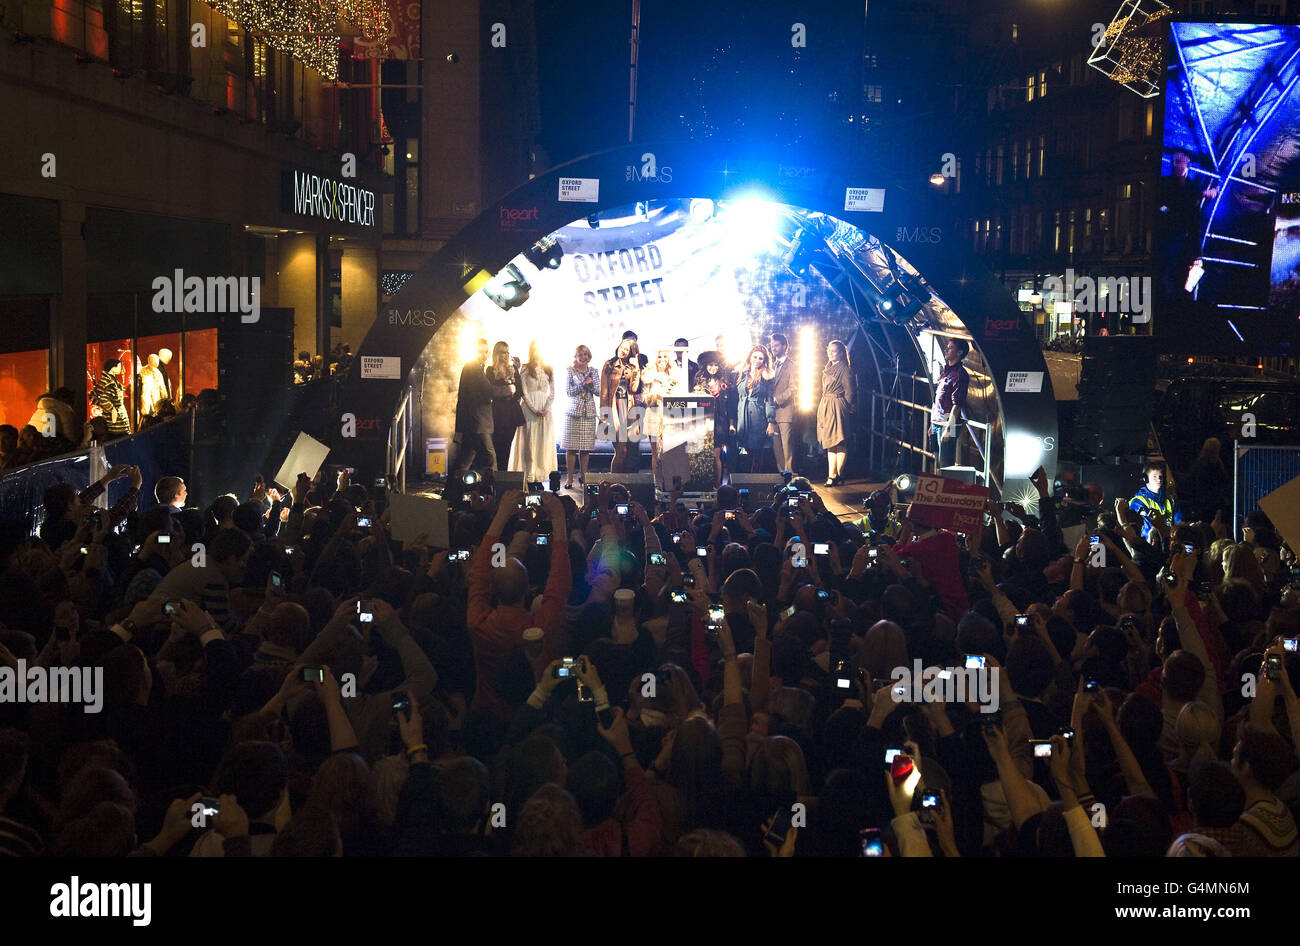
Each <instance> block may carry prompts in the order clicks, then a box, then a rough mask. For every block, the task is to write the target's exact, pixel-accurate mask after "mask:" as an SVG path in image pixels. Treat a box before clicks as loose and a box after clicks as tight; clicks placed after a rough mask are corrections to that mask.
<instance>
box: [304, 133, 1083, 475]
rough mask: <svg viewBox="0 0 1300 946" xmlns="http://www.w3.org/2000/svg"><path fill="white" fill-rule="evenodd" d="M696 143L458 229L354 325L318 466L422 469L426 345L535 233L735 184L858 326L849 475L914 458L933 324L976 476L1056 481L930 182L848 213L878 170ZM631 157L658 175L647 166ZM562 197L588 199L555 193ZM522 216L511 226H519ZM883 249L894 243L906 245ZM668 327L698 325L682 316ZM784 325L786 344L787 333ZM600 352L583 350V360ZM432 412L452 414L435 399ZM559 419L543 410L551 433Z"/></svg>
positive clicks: (1043, 403) (1048, 445) (994, 311)
mask: <svg viewBox="0 0 1300 946" xmlns="http://www.w3.org/2000/svg"><path fill="white" fill-rule="evenodd" d="M701 150H702V149H701V148H700V147H699V145H698V143H694V142H686V143H676V144H671V143H664V144H661V145H635V146H627V147H623V148H618V149H613V150H610V151H605V152H600V153H598V154H594V155H589V156H587V157H583V158H579V159H577V160H575V161H573V162H570V163H569V164H566V165H563V166H561V167H559V168H556V169H553V170H552V171H550V172H548V173H547V174H545V175H541V176H539V177H537V178H536V179H534V180H532V181H530V182H528V183H527V184H526V185H524V186H522V187H520V188H518V189H516V190H515V191H513V192H512V193H510V194H509V195H507V196H506V197H504V198H502V199H501V200H500V201H499V202H497V203H496V204H493V205H492V206H491V207H490V208H488V209H486V210H485V211H484V212H483V213H482V214H480V215H479V217H477V218H476V219H475V220H473V221H472V222H471V223H469V224H468V225H467V226H466V227H465V228H464V229H463V230H461V231H460V232H459V233H458V234H457V235H456V236H455V237H454V238H453V239H452V240H451V241H450V242H449V243H448V244H447V245H446V246H445V247H444V248H443V249H442V250H440V251H439V252H438V253H436V254H434V255H433V256H432V257H431V258H430V259H429V260H428V261H427V262H426V263H425V264H424V266H423V267H422V268H421V269H420V270H419V271H418V272H417V273H415V274H414V275H413V276H412V277H411V278H410V279H408V280H407V281H406V282H405V283H404V284H403V286H402V288H401V289H400V290H399V291H398V293H397V295H396V296H394V297H393V298H392V300H391V301H390V302H389V303H388V304H387V305H385V306H384V307H383V311H381V313H380V315H379V318H378V319H376V321H375V323H374V325H373V326H372V328H371V329H370V331H369V333H368V334H367V336H366V338H365V341H364V342H363V343H362V345H361V348H360V350H359V352H358V357H357V358H356V359H355V360H354V362H353V364H352V367H351V371H350V373H349V376H348V378H347V380H346V382H345V388H344V390H343V393H342V396H341V399H340V405H339V406H340V410H341V411H343V412H347V413H351V414H353V415H354V416H355V418H356V419H357V425H356V428H357V429H356V436H355V437H352V438H344V437H343V436H341V425H335V426H334V428H333V437H332V439H331V442H330V446H331V460H332V461H333V462H343V463H348V464H349V465H352V466H354V467H356V468H357V469H358V471H360V473H361V474H362V475H363V476H366V477H367V479H366V480H364V481H366V482H368V481H370V480H369V477H371V476H378V475H380V474H381V473H383V472H384V468H385V466H387V467H388V469H389V470H390V471H398V472H401V473H404V471H405V469H406V468H407V466H408V465H409V466H410V467H411V468H412V469H413V470H422V469H423V457H422V456H420V452H421V450H422V447H423V444H422V443H420V444H418V446H419V447H420V450H417V449H416V447H417V443H416V441H417V440H419V437H420V435H421V434H427V435H428V436H445V437H449V436H450V429H449V428H448V429H447V430H445V431H442V432H439V433H434V432H429V431H418V432H416V431H413V427H414V426H418V423H419V419H420V418H419V415H420V412H421V408H420V406H419V404H418V402H419V400H420V398H421V395H422V391H423V384H422V378H421V376H422V374H423V372H424V370H425V368H427V366H428V354H427V352H428V350H429V349H430V347H431V346H430V343H431V341H432V340H433V339H434V336H435V334H436V333H437V332H438V331H439V329H441V328H442V327H443V326H444V325H445V324H446V323H447V322H448V320H449V318H451V317H452V316H453V315H454V314H455V313H457V310H459V309H460V308H461V307H462V306H463V305H465V304H466V302H467V300H468V299H469V298H470V297H471V296H473V295H474V293H475V292H479V291H481V289H482V287H483V285H484V284H485V283H488V282H489V280H490V279H491V278H492V277H493V276H494V275H495V274H497V273H498V272H499V271H500V270H502V269H503V268H504V267H506V266H507V265H508V264H510V263H511V262H512V260H515V259H516V257H519V254H521V253H522V252H523V251H525V250H527V249H529V248H530V247H532V246H533V245H534V244H536V243H537V242H538V241H539V240H540V239H542V238H544V237H546V236H547V235H550V234H553V233H555V232H556V231H560V230H562V228H565V227H566V226H568V225H570V224H572V223H574V221H583V220H584V219H586V218H588V217H590V216H593V215H601V214H605V213H610V212H611V211H616V210H617V208H634V210H635V211H638V212H641V213H643V214H645V215H646V216H647V217H648V216H651V215H653V214H655V213H664V212H672V211H673V208H674V207H676V208H678V209H684V208H688V207H689V206H690V205H691V202H692V199H695V200H697V201H700V202H703V201H706V200H708V201H714V202H716V203H717V205H718V206H719V207H720V208H725V207H728V206H733V205H734V202H736V201H737V200H738V199H740V198H741V197H742V196H752V195H755V194H761V195H763V196H764V198H765V199H766V200H768V201H771V202H774V203H777V204H780V205H782V207H781V211H780V213H779V214H777V215H776V216H777V217H778V230H779V234H778V238H777V240H778V244H779V245H780V246H781V247H782V248H784V249H785V250H786V256H785V261H786V263H787V264H788V266H789V268H790V269H791V270H793V271H796V272H802V273H805V274H806V277H805V278H806V280H807V281H808V282H809V283H815V284H816V285H818V286H822V287H829V291H830V292H831V293H833V296H834V299H835V300H836V305H838V306H839V307H840V310H841V311H842V312H848V313H850V314H851V320H852V321H853V322H855V323H856V332H855V333H854V334H853V335H852V337H851V338H850V339H849V341H850V346H851V353H852V356H853V361H854V363H855V370H858V371H860V372H861V373H860V375H859V376H860V377H862V376H863V375H864V374H865V376H866V377H867V379H868V384H869V385H873V386H874V387H875V389H876V390H875V396H874V397H872V396H871V392H870V391H869V390H864V391H863V399H862V405H863V408H864V409H863V410H861V411H859V414H858V416H859V418H862V419H863V425H862V426H863V428H864V429H863V430H862V431H860V435H859V438H858V448H857V449H855V450H853V451H852V453H851V456H850V458H849V463H850V465H851V467H854V468H856V469H859V470H862V468H863V466H864V463H863V461H864V460H867V461H870V465H871V466H872V468H873V471H874V472H877V473H879V474H881V475H885V476H889V475H893V474H895V473H897V472H902V471H904V470H911V471H915V470H919V469H922V468H929V467H923V460H924V458H923V457H922V456H921V455H920V451H923V450H925V449H926V441H925V436H926V434H927V432H928V418H927V417H926V416H925V411H923V410H918V409H915V408H907V407H906V406H904V405H905V404H906V403H909V402H910V403H911V404H914V405H919V406H920V407H923V408H925V409H926V410H928V406H929V404H930V403H931V399H932V385H931V378H932V377H933V374H934V371H935V370H937V369H936V368H935V367H934V366H933V364H931V363H929V362H928V359H927V356H929V359H932V358H933V357H934V356H935V351H936V339H937V342H938V345H939V346H941V345H942V341H943V338H944V336H957V337H960V338H967V339H969V340H970V342H971V345H972V350H971V356H970V358H968V359H967V366H968V369H969V370H971V372H972V387H971V397H970V409H969V412H968V414H969V419H970V420H972V421H974V422H975V423H977V424H984V425H987V438H985V437H984V436H983V434H982V433H981V435H980V437H979V439H980V440H981V441H984V443H983V444H981V446H982V447H985V448H986V449H987V452H988V454H989V459H988V464H987V467H988V469H989V472H990V479H991V481H992V483H993V484H994V485H996V486H999V487H1000V488H1001V489H1002V491H1003V492H1004V493H1008V494H1015V495H1022V494H1023V492H1024V489H1025V486H1026V480H1027V478H1028V477H1029V475H1030V474H1032V472H1033V471H1034V469H1035V468H1037V467H1038V466H1039V465H1040V464H1041V465H1043V466H1044V467H1045V469H1046V471H1047V474H1048V476H1049V477H1052V476H1054V475H1055V470H1056V458H1057V446H1058V442H1059V441H1058V435H1057V417H1056V405H1055V400H1054V397H1053V393H1052V386H1051V379H1050V376H1049V374H1048V372H1047V367H1046V364H1045V362H1044V359H1043V355H1042V352H1041V350H1040V347H1039V345H1038V342H1037V339H1036V338H1035V335H1034V333H1033V330H1032V328H1031V326H1030V325H1029V324H1028V323H1027V322H1026V321H1025V319H1024V317H1023V315H1022V314H1021V312H1020V310H1019V308H1018V306H1017V305H1016V304H1015V302H1014V301H1013V299H1012V298H1011V297H1010V295H1009V294H1008V293H1007V292H1006V290H1005V289H1004V288H1003V287H1002V286H1001V285H1000V284H999V283H998V282H997V281H996V280H995V279H994V277H993V275H992V273H991V272H990V271H989V270H988V268H987V267H986V266H985V264H984V263H983V262H982V261H980V260H978V259H977V258H975V257H974V256H973V255H972V254H971V253H970V252H969V251H968V249H967V248H966V245H965V241H964V240H963V239H962V238H961V235H960V234H957V233H955V232H953V231H952V230H951V229H948V230H945V229H944V228H942V227H940V226H936V224H937V223H939V222H940V221H942V220H943V217H942V216H940V214H941V212H942V211H940V210H939V209H938V206H937V204H936V202H935V198H934V197H933V196H932V195H931V194H930V193H928V192H924V191H922V192H919V193H915V194H910V195H909V194H906V193H904V192H902V191H901V190H900V189H889V188H887V189H886V193H885V195H884V204H883V208H882V209H880V210H878V211H867V210H846V209H845V207H846V202H847V201H848V197H849V194H848V189H849V188H859V187H871V186H872V185H873V184H874V183H878V182H872V181H861V180H846V179H844V178H842V177H839V176H837V175H835V174H834V172H830V171H821V170H818V169H816V168H790V167H785V166H782V165H780V164H778V163H777V162H776V161H764V160H752V159H747V157H746V156H745V155H740V154H731V155H724V156H721V157H719V156H716V155H704V154H702V153H701ZM647 169H651V170H654V171H657V173H656V174H655V175H653V176H651V175H648V174H646V173H645V172H646V170H647ZM669 172H670V173H671V179H669ZM574 188H577V189H576V190H574ZM562 192H563V193H564V195H565V196H567V197H570V198H572V197H575V196H580V197H583V198H587V199H584V200H574V199H561V194H562ZM853 196H854V198H855V199H857V198H858V197H859V196H865V198H866V199H868V200H869V199H870V195H859V194H854V195H853ZM591 198H594V199H591ZM598 219H599V218H598ZM521 220H523V221H524V222H525V223H526V228H523V230H522V232H521V228H520V225H519V223H520V221H521ZM891 236H892V237H893V239H892V240H889V239H886V238H887V237H891ZM560 243H561V246H562V245H563V243H564V239H563V234H561V237H560ZM898 245H905V246H906V257H904V255H903V254H902V253H901V252H899V251H898V249H896V247H897V246H898ZM520 259H522V257H520ZM520 268H521V269H524V268H525V267H523V266H521V267H520ZM531 272H533V273H534V274H537V275H538V276H539V277H541V276H542V273H539V272H538V271H537V270H531ZM543 273H544V271H543ZM530 281H531V282H535V283H536V282H540V281H541V279H540V278H539V279H535V280H530ZM535 291H537V292H541V291H544V290H543V289H542V288H537V289H536V290H535ZM528 305H529V302H527V301H526V302H524V303H523V304H522V305H521V307H519V308H518V309H512V310H511V312H512V313H518V315H519V317H520V318H527V315H528V312H529V310H528ZM675 330H676V329H675ZM782 330H785V327H784V326H783V327H782ZM680 334H682V335H698V334H700V333H698V332H691V331H687V327H686V326H682V328H681V331H680ZM787 334H790V335H791V342H792V343H793V342H794V340H795V337H794V335H793V334H792V333H791V332H789V331H787ZM534 337H536V336H534ZM827 337H829V336H823V344H824V339H825V338H827ZM707 347H712V346H711V345H710V346H707ZM443 350H444V351H446V347H445V346H443ZM520 354H522V352H521V353H520ZM605 357H608V355H606V354H603V353H602V352H599V351H596V352H595V359H594V360H595V361H596V363H599V362H600V361H603V360H604V358H605ZM939 357H941V356H939ZM378 359H384V360H383V361H380V360H378ZM557 361H558V359H557ZM563 364H564V362H558V365H557V367H560V366H562V365H563ZM818 366H819V367H820V361H819V362H818ZM895 366H897V369H896V367H895ZM460 367H461V365H460V363H459V362H457V363H455V364H454V366H447V365H443V366H442V368H441V370H443V371H444V372H449V373H450V374H453V375H455V376H458V375H459V371H460ZM1008 375H1012V378H1011V385H1010V390H1008ZM452 390H453V392H454V388H453V389H452ZM453 396H454V395H453ZM900 402H902V403H900ZM873 404H874V407H872V405H873ZM441 409H442V410H443V411H448V410H450V409H451V408H450V407H449V406H448V405H446V404H443V405H441ZM866 415H870V416H871V422H870V424H867V422H866V419H865V418H866ZM413 418H414V420H413ZM560 423H561V421H560V418H559V417H557V434H558V428H559V426H560ZM864 438H865V439H864ZM965 462H967V463H969V464H970V465H972V466H976V467H978V468H980V472H981V474H982V473H983V469H984V462H983V461H982V459H980V457H979V451H974V452H968V456H967V458H966V461H965Z"/></svg>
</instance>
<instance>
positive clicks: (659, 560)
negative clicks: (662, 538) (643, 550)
mask: <svg viewBox="0 0 1300 946" xmlns="http://www.w3.org/2000/svg"><path fill="white" fill-rule="evenodd" d="M650 564H651V565H667V564H668V557H667V556H666V555H664V553H663V552H651V553H650Z"/></svg>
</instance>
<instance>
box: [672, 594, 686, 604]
mask: <svg viewBox="0 0 1300 946" xmlns="http://www.w3.org/2000/svg"><path fill="white" fill-rule="evenodd" d="M668 597H669V599H670V600H671V601H672V603H673V604H685V603H686V601H687V598H688V595H687V594H686V592H685V591H673V592H671V593H670V594H669V596H668Z"/></svg>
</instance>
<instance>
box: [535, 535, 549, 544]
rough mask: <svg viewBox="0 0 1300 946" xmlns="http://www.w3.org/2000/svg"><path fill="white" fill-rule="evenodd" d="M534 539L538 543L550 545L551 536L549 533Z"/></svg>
mask: <svg viewBox="0 0 1300 946" xmlns="http://www.w3.org/2000/svg"><path fill="white" fill-rule="evenodd" d="M533 541H534V542H536V543H537V544H538V545H548V544H549V543H550V541H551V537H550V536H549V535H539V536H538V537H537V538H536V539H534V540H533Z"/></svg>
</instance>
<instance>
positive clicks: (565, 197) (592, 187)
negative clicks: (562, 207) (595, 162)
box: [560, 177, 600, 204]
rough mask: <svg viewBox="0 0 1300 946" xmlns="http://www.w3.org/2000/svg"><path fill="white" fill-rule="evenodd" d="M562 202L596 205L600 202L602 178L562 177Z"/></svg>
mask: <svg viewBox="0 0 1300 946" xmlns="http://www.w3.org/2000/svg"><path fill="white" fill-rule="evenodd" d="M560 200H562V201H574V202H578V203H583V204H594V203H596V202H597V201H598V200H600V178H598V177H562V178H560Z"/></svg>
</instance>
